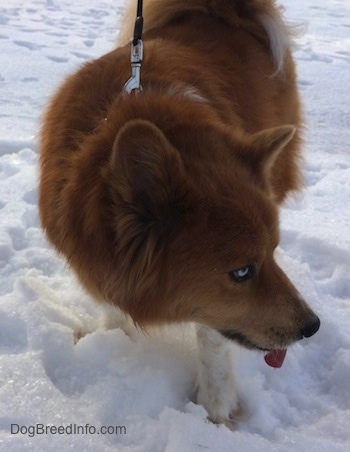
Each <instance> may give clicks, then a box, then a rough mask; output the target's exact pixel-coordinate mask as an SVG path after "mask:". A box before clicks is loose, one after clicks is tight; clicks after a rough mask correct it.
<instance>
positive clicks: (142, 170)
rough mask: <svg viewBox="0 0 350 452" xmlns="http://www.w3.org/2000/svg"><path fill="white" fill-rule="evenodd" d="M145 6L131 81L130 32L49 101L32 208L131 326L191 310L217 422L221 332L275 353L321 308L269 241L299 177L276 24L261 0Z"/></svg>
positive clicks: (304, 333)
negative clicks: (134, 84) (128, 89)
mask: <svg viewBox="0 0 350 452" xmlns="http://www.w3.org/2000/svg"><path fill="white" fill-rule="evenodd" d="M144 17H145V23H146V30H145V33H144V36H143V41H144V61H143V64H142V69H141V77H142V78H141V82H142V88H143V91H142V92H141V93H139V94H136V93H134V92H132V93H130V94H128V93H125V92H124V90H123V86H124V84H125V82H126V81H127V80H128V79H129V77H130V45H129V44H128V45H126V46H123V47H120V48H118V49H117V50H114V51H113V52H111V53H109V54H107V55H105V56H103V57H101V58H100V59H98V60H96V61H93V62H91V63H88V64H86V65H85V66H83V67H82V68H81V69H80V70H79V71H78V72H77V73H76V74H74V75H72V76H71V77H69V78H68V79H67V80H66V81H65V83H64V84H63V86H62V87H61V88H60V89H59V91H58V92H57V94H56V95H55V96H54V98H53V100H52V102H51V104H50V106H49V108H48V111H47V113H46V117H45V121H44V124H43V129H42V134H41V157H40V159H41V160H40V163H41V178H40V214H41V219H42V224H43V227H44V229H45V231H46V234H47V236H48V238H49V239H50V241H51V242H52V243H53V244H54V245H55V247H56V248H57V250H58V251H59V252H60V253H63V254H64V255H65V257H66V258H67V260H68V262H69V264H70V265H71V267H72V268H73V269H74V270H75V272H76V273H77V275H78V277H79V279H80V281H81V282H82V284H83V285H84V286H85V288H86V289H87V290H88V291H89V292H90V293H92V294H93V295H94V297H95V298H96V299H98V300H104V301H106V302H107V303H110V304H112V305H114V306H117V307H119V308H120V309H121V310H122V311H124V312H125V313H127V314H129V315H130V316H131V318H132V319H133V321H134V322H135V323H137V324H138V325H140V326H141V327H147V325H152V324H165V323H174V322H196V324H197V325H198V335H197V336H198V346H199V357H200V359H199V365H198V385H199V388H198V401H199V402H200V403H202V404H203V405H204V406H205V407H206V409H207V410H208V413H209V417H210V418H211V419H212V420H213V421H215V422H225V423H226V424H230V423H231V421H232V417H233V414H234V413H235V411H236V409H237V397H236V393H235V389H234V381H233V377H232V369H231V363H230V360H229V359H228V347H229V345H230V341H229V340H227V338H228V339H230V340H231V339H232V340H236V341H238V342H239V343H241V344H243V345H244V346H247V347H249V348H252V349H258V350H266V351H269V353H268V355H267V356H266V360H267V362H268V363H269V364H270V365H274V366H276V367H279V366H280V365H281V364H282V362H283V358H284V355H285V350H284V349H285V348H286V347H287V346H288V345H290V344H291V343H293V342H294V341H296V340H299V339H301V338H303V337H309V336H311V335H312V334H314V333H315V332H316V331H317V330H318V328H319V324H320V322H319V319H318V318H317V316H316V315H315V314H314V313H313V312H312V311H311V310H310V308H309V307H308V306H307V304H306V303H305V302H304V301H303V300H302V298H301V296H300V295H299V294H298V292H297V290H296V289H295V288H294V286H293V285H292V283H291V282H290V281H289V280H288V278H287V276H286V275H285V274H284V273H283V271H282V270H281V269H280V268H279V267H278V265H277V264H276V262H275V260H274V257H273V253H274V250H275V248H276V246H277V244H278V241H279V225H278V205H279V204H280V203H281V202H282V201H283V200H284V199H285V197H286V195H287V193H288V192H289V191H291V190H296V189H298V188H299V186H300V174H299V170H298V160H299V146H300V137H299V131H300V127H301V114H300V106H299V98H298V92H297V87H296V77H295V70H294V64H293V61H292V58H291V54H290V50H289V47H288V42H289V41H288V39H289V37H288V32H287V29H286V27H285V26H284V24H283V22H282V19H281V15H280V12H279V10H278V9H277V8H276V6H275V4H274V1H273V0H221V1H219V0H186V1H185V0H149V1H148V2H146V5H145V10H144ZM132 25H133V24H131V25H130V26H132Z"/></svg>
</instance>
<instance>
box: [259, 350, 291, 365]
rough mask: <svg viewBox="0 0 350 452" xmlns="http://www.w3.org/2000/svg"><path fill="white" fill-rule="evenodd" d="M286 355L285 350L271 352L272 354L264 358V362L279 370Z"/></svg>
mask: <svg viewBox="0 0 350 452" xmlns="http://www.w3.org/2000/svg"><path fill="white" fill-rule="evenodd" d="M286 353H287V350H286V349H282V350H272V352H269V353H267V354H266V355H265V356H264V359H265V362H266V364H268V365H269V366H271V367H275V368H276V369H279V368H280V367H282V364H283V361H284V358H285V357H286Z"/></svg>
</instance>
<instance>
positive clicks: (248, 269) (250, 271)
mask: <svg viewBox="0 0 350 452" xmlns="http://www.w3.org/2000/svg"><path fill="white" fill-rule="evenodd" d="M254 275H255V268H254V265H246V266H245V267H242V268H238V269H237V270H232V271H231V272H229V274H228V276H229V278H230V279H231V281H234V282H244V281H247V280H248V279H252V278H253V277H254Z"/></svg>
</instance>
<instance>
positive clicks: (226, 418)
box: [197, 388, 244, 430]
mask: <svg viewBox="0 0 350 452" xmlns="http://www.w3.org/2000/svg"><path fill="white" fill-rule="evenodd" d="M223 396H224V397H223ZM197 403H198V404H200V405H202V406H203V407H204V408H205V409H206V410H207V413H208V419H209V420H210V421H211V422H213V423H214V424H224V425H226V427H228V428H229V429H230V430H235V428H236V423H237V422H238V421H240V420H242V418H243V417H244V415H243V411H242V408H241V406H240V404H239V402H238V398H237V395H236V393H235V392H233V393H231V394H223V393H221V394H216V395H214V396H211V395H210V394H208V392H206V391H203V390H201V389H200V388H199V389H198V392H197Z"/></svg>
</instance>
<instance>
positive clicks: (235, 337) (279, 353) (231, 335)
mask: <svg viewBox="0 0 350 452" xmlns="http://www.w3.org/2000/svg"><path fill="white" fill-rule="evenodd" d="M220 333H221V334H222V335H223V336H224V337H226V338H227V339H230V340H231V341H236V342H238V343H239V344H240V345H243V347H246V348H249V349H250V350H259V351H262V352H267V353H266V354H265V355H264V359H265V362H266V364H268V365H269V366H270V367H274V368H275V369H279V368H280V367H282V365H283V362H284V359H285V357H286V354H287V349H286V348H281V349H273V350H269V349H266V348H263V347H260V346H259V345H257V344H254V343H253V342H252V341H251V340H250V339H248V338H247V337H246V336H244V335H243V334H241V333H237V332H235V331H220Z"/></svg>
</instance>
